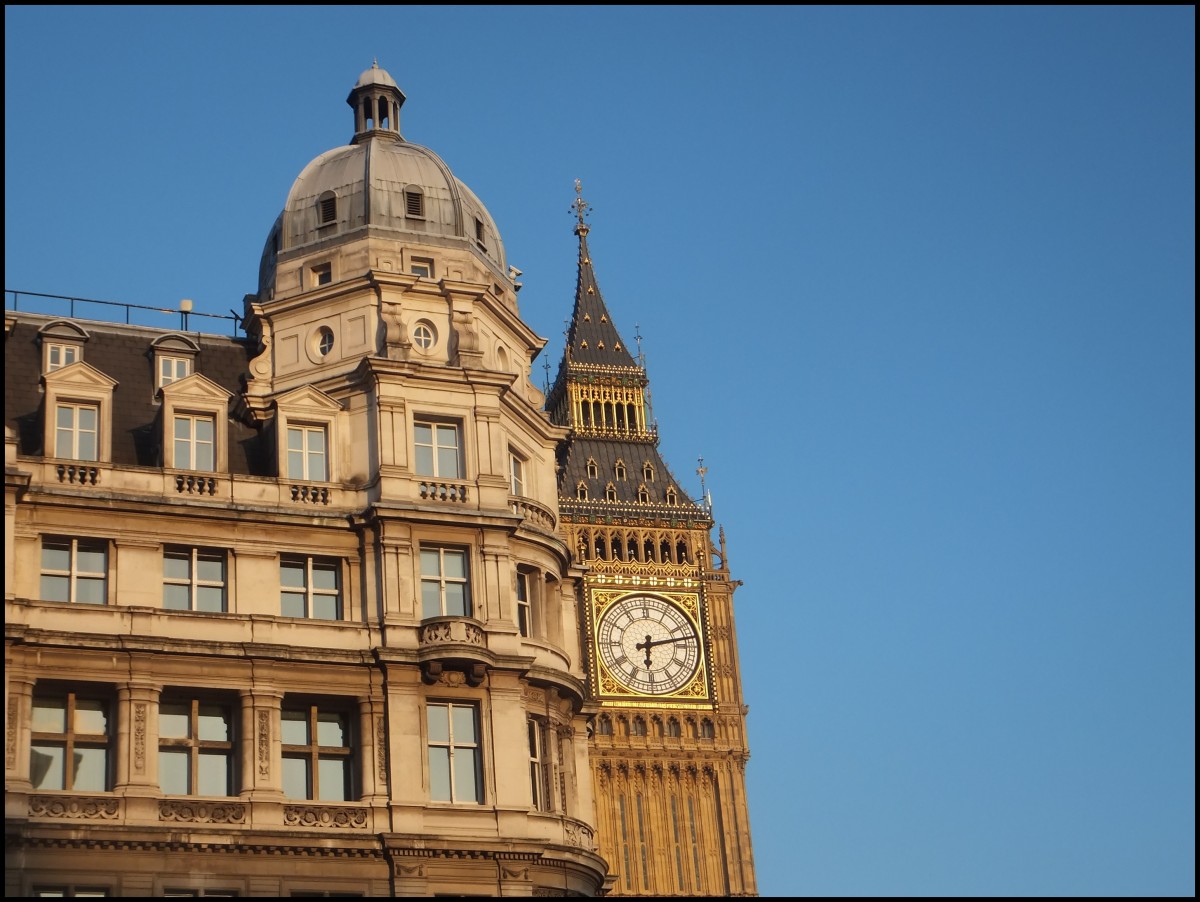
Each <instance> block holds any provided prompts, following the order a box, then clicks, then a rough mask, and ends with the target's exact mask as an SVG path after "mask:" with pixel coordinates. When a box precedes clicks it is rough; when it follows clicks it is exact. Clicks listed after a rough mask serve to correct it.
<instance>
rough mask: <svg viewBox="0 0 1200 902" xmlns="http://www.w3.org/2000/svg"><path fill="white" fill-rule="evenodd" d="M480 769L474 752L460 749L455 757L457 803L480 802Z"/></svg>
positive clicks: (455, 796)
mask: <svg viewBox="0 0 1200 902" xmlns="http://www.w3.org/2000/svg"><path fill="white" fill-rule="evenodd" d="M477 771H478V769H477V767H476V764H475V754H474V750H473V749H472V750H467V749H459V750H458V754H457V755H455V756H454V799H455V801H457V802H478V801H479V782H478V772H477Z"/></svg>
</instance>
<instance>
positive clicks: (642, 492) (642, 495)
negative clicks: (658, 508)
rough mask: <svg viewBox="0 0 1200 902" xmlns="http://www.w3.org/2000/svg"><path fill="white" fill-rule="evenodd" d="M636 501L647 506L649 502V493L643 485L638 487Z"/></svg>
mask: <svg viewBox="0 0 1200 902" xmlns="http://www.w3.org/2000/svg"><path fill="white" fill-rule="evenodd" d="M638 501H640V502H642V504H647V503H648V502H649V501H650V492H649V491H648V490H647V488H646V487H645V486H644V485H640V486H638Z"/></svg>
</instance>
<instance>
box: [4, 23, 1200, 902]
mask: <svg viewBox="0 0 1200 902" xmlns="http://www.w3.org/2000/svg"><path fill="white" fill-rule="evenodd" d="M376 57H377V58H378V59H379V62H380V65H381V66H383V67H384V68H386V69H387V70H388V71H389V72H390V73H391V74H392V75H393V76H394V77H395V78H396V80H397V81H398V82H399V84H400V86H401V87H402V88H403V89H404V91H405V92H406V94H407V95H408V102H407V103H406V104H405V106H404V109H403V111H402V113H401V128H402V131H403V132H404V134H405V136H406V137H407V138H408V139H409V140H412V141H415V142H417V143H420V144H425V145H428V146H430V147H432V148H434V149H435V150H436V151H437V152H438V153H439V154H440V155H441V156H442V157H443V158H444V159H445V160H446V162H447V163H448V164H449V165H450V167H451V168H452V169H453V170H454V172H455V174H456V175H457V176H458V177H459V178H460V179H462V180H463V181H464V182H466V183H467V184H468V185H470V186H471V188H472V189H473V190H474V191H475V193H476V194H478V195H479V197H480V198H481V199H482V200H483V201H484V203H485V204H487V206H488V208H489V210H490V211H491V213H492V215H493V216H494V218H495V219H496V221H497V223H498V224H499V227H500V229H501V233H502V236H503V238H504V241H505V245H506V248H507V251H508V257H509V261H510V262H511V263H513V264H515V265H516V266H518V267H520V268H521V269H522V270H524V276H523V277H522V281H523V282H524V285H525V287H524V290H523V291H522V293H521V296H520V302H521V308H522V315H523V316H524V317H525V319H526V320H527V321H528V322H529V323H530V324H531V325H532V326H533V328H535V329H536V330H537V331H538V332H539V333H540V334H541V335H543V336H545V337H546V338H547V339H549V345H548V347H547V349H546V352H545V353H546V355H548V356H549V358H550V360H551V362H552V364H553V365H554V366H555V367H557V362H558V356H559V354H560V353H561V348H562V330H563V321H564V319H565V318H566V317H568V316H569V315H570V310H571V302H572V296H573V290H574V283H575V238H574V236H573V235H572V233H571V224H572V220H571V216H570V213H569V209H570V204H571V201H572V200H573V198H574V192H573V184H574V179H576V178H580V179H582V181H583V193H584V197H585V198H586V199H587V200H588V201H589V202H590V203H591V204H592V206H593V208H594V212H593V214H592V216H591V225H592V232H591V234H590V236H589V245H590V248H591V251H592V255H593V261H594V263H595V266H596V271H597V275H598V279H599V282H600V286H601V291H602V293H603V295H604V297H605V300H606V302H607V304H608V306H609V309H610V312H611V313H612V315H613V317H614V320H615V323H616V325H617V327H618V329H619V330H620V331H621V332H622V334H623V335H624V337H625V338H626V341H627V342H630V343H632V341H633V337H634V333H635V331H640V333H641V335H642V336H643V350H644V351H645V354H646V359H647V365H648V369H649V375H650V378H651V389H652V392H653V400H654V414H655V416H656V417H657V419H658V422H659V426H660V431H661V434H662V436H663V438H662V444H661V449H662V451H663V453H664V455H665V457H666V458H667V460H668V461H669V462H670V464H671V465H672V468H673V469H674V471H675V473H676V475H677V476H678V477H679V478H681V479H682V480H683V481H684V484H685V485H687V486H689V487H690V489H691V491H692V492H693V493H696V492H697V491H698V489H699V480H698V477H696V476H695V475H694V470H695V467H696V460H697V458H698V457H700V456H703V457H704V463H705V465H706V466H707V467H708V476H707V485H708V488H709V490H710V491H711V492H712V496H713V502H714V505H715V514H716V517H717V519H718V520H719V521H720V522H721V523H722V524H723V525H724V526H725V528H726V532H727V537H728V544H729V559H730V563H731V565H732V567H733V569H734V571H735V573H734V575H735V576H736V577H738V578H740V579H742V580H743V581H744V583H745V585H744V586H743V587H742V588H741V589H740V590H739V591H738V594H737V604H738V607H737V618H738V632H739V639H740V645H741V653H742V663H743V676H744V681H745V693H746V698H747V701H748V702H749V704H750V707H751V713H750V741H751V747H752V752H753V757H752V759H751V761H750V763H749V765H748V770H747V773H748V781H749V792H750V811H751V820H752V829H753V840H754V848H755V857H756V865H757V869H758V877H759V888H760V891H761V892H762V894H764V895H791V894H796V895H839V896H844V895H954V894H963V895H1037V894H1047V895H1088V894H1096V895H1153V894H1160V895H1182V896H1191V895H1194V892H1195V853H1194V842H1195V554H1194V548H1193V546H1194V541H1195V475H1194V472H1195V252H1194V242H1195V87H1194V85H1195V12H1194V9H1193V8H1191V7H1148V8H1142V7H1138V8H1120V7H1098V8H1087V7H1070V8H1024V7H1023V8H1003V7H982V8H853V7H852V8H819V7H814V8H810V7H737V8H733V7H721V6H704V7H671V8H665V7H629V6H625V7H600V6H596V7H580V8H576V7H547V8H542V7H422V6H418V7H350V6H338V7H321V6H315V7H239V8H233V7H213V8H200V7H147V8H142V7H99V8H91V7H88V8H69V7H68V8H62V7H53V8H51V7H11V6H10V7H6V8H5V64H4V65H5V89H4V96H5V177H4V181H5V211H4V215H5V288H6V289H8V290H18V291H31V292H45V293H53V294H66V295H75V296H80V297H88V298H100V299H106V300H119V301H126V302H130V303H137V304H150V305H155V306H165V307H175V306H176V305H177V303H178V300H179V299H180V298H184V297H188V298H192V299H194V300H195V302H196V309H197V310H198V311H206V312H211V313H225V312H227V311H228V310H230V309H231V308H232V309H236V310H240V308H241V300H242V296H243V295H244V294H246V293H249V292H252V291H254V290H255V288H256V285H257V266H258V259H259V254H260V251H261V249H262V245H263V242H264V240H265V238H266V235H267V231H268V229H269V228H270V226H271V224H272V222H273V221H274V218H275V216H276V215H277V214H278V212H279V210H280V208H281V207H282V205H283V202H284V199H285V197H286V195H287V191H288V189H289V187H290V185H291V182H292V180H293V179H294V178H295V176H296V175H297V174H298V173H299V172H300V170H301V168H303V166H304V165H305V164H306V163H307V162H308V161H309V160H310V159H312V158H313V157H315V156H316V155H318V154H319V153H321V152H323V151H325V150H327V149H329V148H331V147H334V146H338V145H342V144H345V143H347V142H348V140H349V138H350V136H351V133H352V119H351V112H350V108H349V107H348V106H346V104H345V98H346V95H347V94H348V93H349V90H350V88H351V87H352V86H353V84H354V82H355V80H356V79H357V77H358V75H359V73H360V72H361V71H362V70H363V69H365V68H367V67H368V66H370V65H371V61H372V59H373V58H376ZM173 323H174V320H172V322H171V323H169V324H173ZM541 363H542V360H541V359H539V360H538V361H537V367H536V368H535V375H537V376H538V377H539V381H540V377H541V375H543V374H542V371H541V370H540V364H541Z"/></svg>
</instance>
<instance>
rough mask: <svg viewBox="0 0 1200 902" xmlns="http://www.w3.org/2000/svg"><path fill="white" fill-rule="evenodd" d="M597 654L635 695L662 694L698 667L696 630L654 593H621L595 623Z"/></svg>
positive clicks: (675, 688)
mask: <svg viewBox="0 0 1200 902" xmlns="http://www.w3.org/2000/svg"><path fill="white" fill-rule="evenodd" d="M596 653H597V655H599V657H600V660H601V662H602V663H603V664H604V667H605V669H607V670H608V672H609V674H611V675H612V677H613V678H614V679H615V680H617V681H618V682H620V683H621V684H623V685H624V686H626V687H627V688H628V689H630V690H631V691H632V692H635V693H637V694H639V695H667V694H670V693H672V692H677V691H678V690H680V689H682V688H683V687H684V686H686V685H687V684H688V683H689V682H691V680H692V678H693V677H694V676H695V675H696V671H697V670H698V669H699V667H700V631H699V629H698V628H697V626H696V623H695V622H694V621H693V620H692V619H691V618H690V617H689V616H688V615H687V614H686V613H684V611H683V609H682V608H680V607H678V606H677V605H674V604H672V603H671V602H669V601H667V600H666V599H664V598H658V597H657V596H654V595H626V596H625V597H624V598H620V599H618V600H617V601H615V602H613V603H612V604H611V605H609V606H608V608H606V609H605V611H604V613H603V614H601V615H600V620H599V622H598V623H597V624H596Z"/></svg>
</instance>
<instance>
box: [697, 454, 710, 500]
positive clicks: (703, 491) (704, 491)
mask: <svg viewBox="0 0 1200 902" xmlns="http://www.w3.org/2000/svg"><path fill="white" fill-rule="evenodd" d="M696 460H697V461H698V462H699V464H700V466H698V467H697V468H696V473H697V474H698V475H699V476H700V503H701V504H703V505H704V506H705V507H707V508H708V509H709V510H712V499H711V498H709V497H708V487H707V486H706V485H705V484H704V476H705V474H706V473H708V467H706V466H704V458H703V457H697V458H696Z"/></svg>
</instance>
